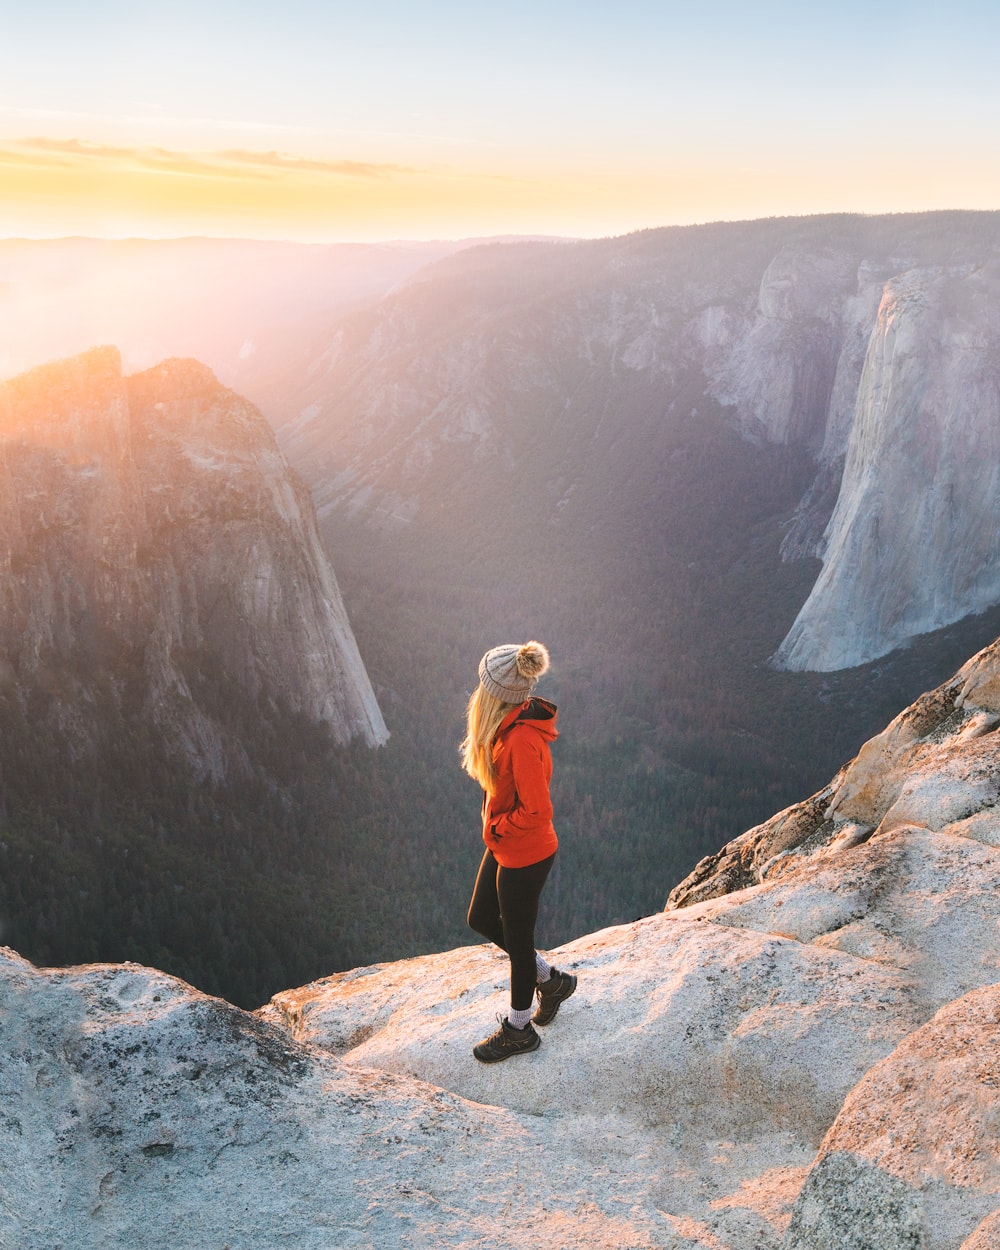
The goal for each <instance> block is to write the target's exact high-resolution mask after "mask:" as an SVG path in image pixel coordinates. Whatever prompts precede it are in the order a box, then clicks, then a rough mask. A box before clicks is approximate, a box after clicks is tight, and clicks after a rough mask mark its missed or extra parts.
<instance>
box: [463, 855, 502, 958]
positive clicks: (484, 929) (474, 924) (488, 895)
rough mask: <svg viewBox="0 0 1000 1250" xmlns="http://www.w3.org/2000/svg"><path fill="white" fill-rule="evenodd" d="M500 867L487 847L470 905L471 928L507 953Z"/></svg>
mask: <svg viewBox="0 0 1000 1250" xmlns="http://www.w3.org/2000/svg"><path fill="white" fill-rule="evenodd" d="M498 868H499V865H498V864H497V861H496V860H495V859H494V858H493V852H492V851H491V850H490V849H489V848H488V847H487V849H486V854H485V855H484V856H483V862H482V863H481V864H480V865H479V874H478V876H477V877H476V885H475V888H474V889H473V891H472V901H471V902H470V903H469V917H468V919H469V928H470V929H473V930H474V931H475V932H476V933H478V934H480V936H482V937H484V938H486V940H487V941H488V942H492V943H493V944H494V945H495V946H499V947H500V949H501V950H503V951H505V950H506V949H507V945H506V943H505V941H504V936H503V922H502V921H501V919H500V900H499V898H498V897H497V869H498Z"/></svg>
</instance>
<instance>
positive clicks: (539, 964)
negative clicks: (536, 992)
mask: <svg viewBox="0 0 1000 1250" xmlns="http://www.w3.org/2000/svg"><path fill="white" fill-rule="evenodd" d="M551 975H552V965H551V964H550V963H548V962H547V961H546V960H545V959H543V958H542V956H541V955H539V954H538V952H537V951H536V952H535V980H536V981H537V982H538V984H539V985H541V983H542V982H543V981H547V980H548V979H549V977H550V976H551Z"/></svg>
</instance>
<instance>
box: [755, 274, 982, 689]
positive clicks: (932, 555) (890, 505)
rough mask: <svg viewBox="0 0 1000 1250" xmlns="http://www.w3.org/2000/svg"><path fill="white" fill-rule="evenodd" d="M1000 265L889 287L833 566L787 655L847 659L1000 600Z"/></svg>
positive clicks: (797, 663) (829, 538)
mask: <svg viewBox="0 0 1000 1250" xmlns="http://www.w3.org/2000/svg"><path fill="white" fill-rule="evenodd" d="M998 293H1000V267H998V266H997V265H996V264H995V263H992V264H989V265H986V266H982V265H977V266H965V267H961V268H935V269H918V270H911V271H909V272H907V273H905V274H902V275H900V276H899V277H898V278H895V279H893V280H892V281H890V282H888V283H887V284H886V286H885V290H884V293H883V295H882V300H881V304H880V306H879V310H878V319H877V323H876V325H875V327H874V329H873V331H872V334H871V339H870V341H869V344H868V350H867V354H866V357H865V362H864V367H863V369H862V373H861V377H860V380H859V384H858V387H857V392H856V401H855V406H854V416H853V421H852V424H851V428H850V434H849V438H848V443H847V453H846V454H847V459H846V464H845V468H844V475H843V481H842V483H841V487H840V493H839V497H838V499H837V505H836V508H835V509H834V513H833V516H832V518H831V520H830V523H829V526H828V528H827V532H826V541H825V556H824V567H823V571H822V573H821V574H820V576H819V578H818V580H817V582H816V585H815V586H814V587H813V590H812V593H811V594H810V596H809V599H808V601H807V602H806V604H805V605H804V607H803V608H802V611H801V612H800V613H799V616H798V618H797V619H796V621H795V624H794V625H793V626H792V629H791V631H790V632H789V634H788V637H787V638H786V639H785V641H784V642H783V643H782V645H781V648H780V649H779V651H778V653H777V657H776V658H777V660H778V662H779V663H780V664H782V666H784V667H786V668H790V669H804V668H815V669H836V668H845V667H848V666H849V665H852V664H858V663H862V662H864V661H867V660H870V659H874V658H875V657H877V656H878V655H880V654H882V653H884V652H885V651H886V650H888V649H890V648H892V647H894V646H898V645H899V644H900V643H902V642H904V641H905V640H906V639H907V638H911V637H913V636H914V635H916V634H922V633H928V632H930V631H931V630H934V629H938V628H939V627H940V626H942V625H946V624H950V623H951V622H952V621H954V620H957V619H959V618H960V617H963V616H966V615H968V614H969V613H972V612H980V611H982V610H983V609H984V608H987V607H989V606H991V605H992V604H995V603H996V602H998V600H1000V561H998V558H997V557H998V554H1000V549H998V533H1000V490H998V487H1000V420H998V418H1000V363H998V361H1000V314H998V312H997V295H998Z"/></svg>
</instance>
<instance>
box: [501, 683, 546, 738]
mask: <svg viewBox="0 0 1000 1250" xmlns="http://www.w3.org/2000/svg"><path fill="white" fill-rule="evenodd" d="M558 722H559V709H558V708H557V707H556V705H555V704H554V703H550V702H549V701H548V699H540V698H539V697H538V696H537V695H535V696H534V697H533V698H530V699H527V700H526V701H525V702H524V703H522V704H520V705H519V706H518V707H515V708H511V710H510V711H509V712H508V713H507V715H506V716H505V717H504V719H503V721H502V722H501V724H500V728H499V730H498V731H497V733H498V735H499V734H502V733H506V732H507V730H508V729H510V728H511V726H512V725H526V726H528V727H530V728H531V729H534V730H535V732H536V733H538V734H540V735H541V736H542V737H543V738H545V739H546V741H548V742H553V741H555V739H556V738H558V737H559V729H558Z"/></svg>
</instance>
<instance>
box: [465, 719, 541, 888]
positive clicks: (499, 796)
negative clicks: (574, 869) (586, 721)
mask: <svg viewBox="0 0 1000 1250" xmlns="http://www.w3.org/2000/svg"><path fill="white" fill-rule="evenodd" d="M557 718H558V712H557V711H556V707H555V704H554V703H549V702H548V700H547V699H539V698H533V699H528V700H527V701H526V702H524V703H522V704H520V706H518V707H515V708H512V709H511V710H510V712H509V713H508V715H507V716H506V717H505V718H504V720H503V721H501V723H500V728H499V729H498V730H497V736H496V738H495V739H494V741H493V763H494V765H495V767H496V773H497V778H496V793H495V794H493V795H486V796H484V798H483V841H484V842H485V843H486V845H487V846H488V847H489V849H490V850H491V851H492V852H493V858H494V859H495V860H496V861H497V863H498V864H500V865H501V867H503V868H526V867H527V866H528V864H537V863H538V862H539V860H542V859H548V857H549V856H550V855H553V854H554V853H555V850H556V847H557V846H558V845H559V839H558V838H557V837H556V831H555V828H554V827H553V824H552V800H551V798H550V797H549V780H550V779H551V777H552V756H551V754H550V751H549V744H550V743H551V742H553V741H554V740H555V739H556V738H557V737H558V736H559V734H558V731H557V729H556V721H557Z"/></svg>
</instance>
